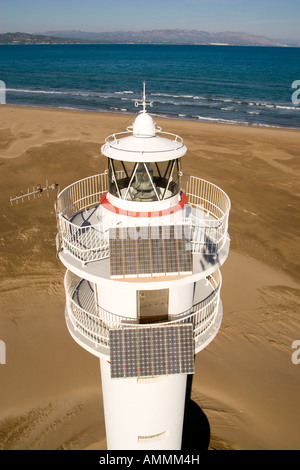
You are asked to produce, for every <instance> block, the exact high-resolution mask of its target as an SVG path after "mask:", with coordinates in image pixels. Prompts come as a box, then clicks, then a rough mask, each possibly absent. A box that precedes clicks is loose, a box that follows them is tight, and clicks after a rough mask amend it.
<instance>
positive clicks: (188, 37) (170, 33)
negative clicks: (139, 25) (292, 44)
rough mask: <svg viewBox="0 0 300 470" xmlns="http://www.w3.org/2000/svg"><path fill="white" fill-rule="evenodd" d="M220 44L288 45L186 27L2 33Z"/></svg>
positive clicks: (38, 38)
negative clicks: (141, 29) (148, 29)
mask: <svg viewBox="0 0 300 470" xmlns="http://www.w3.org/2000/svg"><path fill="white" fill-rule="evenodd" d="M82 43H83V44H86V43H92V44H131V43H132V44H220V45H232V46H285V44H284V43H282V42H279V41H275V40H273V39H269V38H266V37H264V36H255V35H253V34H247V33H242V32H241V33H234V32H221V33H208V32H206V31H195V30H184V29H161V30H158V29H156V30H152V31H137V32H136V31H115V32H105V33H93V32H84V31H46V32H45V33H40V34H27V33H5V34H0V44H82Z"/></svg>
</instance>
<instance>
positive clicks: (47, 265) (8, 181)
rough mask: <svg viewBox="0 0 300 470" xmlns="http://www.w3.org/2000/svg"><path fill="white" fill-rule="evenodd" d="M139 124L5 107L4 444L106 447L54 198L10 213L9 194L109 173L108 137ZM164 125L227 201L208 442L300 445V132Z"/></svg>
mask: <svg viewBox="0 0 300 470" xmlns="http://www.w3.org/2000/svg"><path fill="white" fill-rule="evenodd" d="M132 121H133V117H132V116H129V115H123V116H121V115H116V114H115V115H113V114H100V113H91V112H79V111H78V112H77V111H66V110H54V109H42V108H28V107H14V106H1V107H0V182H1V189H2V191H1V194H0V198H1V221H2V224H1V225H0V248H1V250H0V259H1V263H0V302H1V313H0V340H2V341H5V344H6V355H7V358H6V364H5V365H0V449H105V445H106V443H105V429H104V419H103V407H102V395H101V382H100V373H99V362H98V360H97V359H96V358H94V357H92V356H91V355H89V354H88V353H86V352H85V351H84V350H82V349H81V348H80V347H79V346H77V345H76V344H75V343H74V341H73V340H72V338H71V337H70V335H69V333H68V332H67V329H66V327H65V321H64V303H65V296H64V289H63V274H64V269H63V267H62V266H61V264H60V262H59V261H58V260H57V258H56V252H55V234H56V220H55V214H54V209H53V202H54V196H55V195H54V192H50V193H49V198H48V197H47V195H46V194H44V195H43V196H42V197H41V198H37V199H35V200H31V201H27V202H24V204H19V205H14V206H13V207H11V206H10V204H9V197H10V196H13V195H14V194H15V193H19V194H20V192H21V190H27V188H29V187H30V188H32V186H34V185H35V186H36V185H37V184H43V183H44V182H45V180H46V179H48V181H49V183H53V182H57V183H59V184H60V186H61V187H64V186H66V185H67V184H70V183H72V182H73V181H76V180H78V179H81V178H83V177H86V176H89V175H93V174H95V173H97V172H99V171H100V172H102V171H103V170H104V169H105V159H104V158H103V157H101V156H100V146H101V145H102V143H103V141H104V138H105V137H106V136H107V135H109V134H111V133H112V132H115V131H121V130H123V129H124V128H126V126H128V125H130V124H131V123H132ZM156 121H157V124H158V125H161V126H162V127H163V129H164V130H166V131H170V132H174V133H178V134H179V135H181V136H182V137H183V138H184V141H185V143H186V145H187V146H188V150H189V151H188V154H187V156H186V157H185V158H184V160H183V167H184V168H183V170H184V172H185V173H188V174H193V175H195V176H199V177H202V178H204V179H208V180H210V181H212V182H214V183H216V184H218V185H219V186H220V187H222V188H223V189H224V190H225V191H226V192H227V193H228V195H229V197H230V198H231V202H232V210H231V215H230V220H229V231H230V235H231V252H230V256H229V259H228V260H227V262H226V264H225V265H224V267H223V269H222V275H223V289H222V292H221V297H222V301H223V306H224V318H223V324H222V327H221V330H220V333H219V335H218V336H217V338H216V339H215V341H214V342H213V343H212V344H211V345H210V346H209V347H208V348H207V349H206V350H205V351H203V352H202V353H200V354H199V355H197V357H196V373H195V375H194V377H193V388H192V394H191V398H192V400H193V402H194V403H195V404H196V405H198V406H200V407H201V409H202V411H203V412H204V414H205V416H206V418H207V422H208V429H209V440H210V444H209V447H210V448H211V449H255V448H257V449H280V448H282V449H298V448H299V447H300V437H299V418H300V405H299V398H298V395H299V392H298V390H299V385H300V375H299V370H300V369H299V368H300V365H299V366H296V365H294V364H293V363H292V361H291V355H292V352H293V350H292V342H293V341H294V340H296V339H300V328H299V304H300V294H299V292H300V291H299V277H300V270H299V240H300V224H299V211H300V209H299V207H300V206H299V176H300V164H299V148H300V135H299V132H298V131H292V130H278V129H265V128H251V127H235V126H223V125H215V124H205V123H196V122H186V121H179V120H165V119H158V118H157V119H156ZM191 432H192V428H191ZM193 439H194V443H195V445H197V439H198V440H199V441H200V440H201V439H202V436H201V434H199V436H198V435H196V436H195V435H194V436H193ZM200 447H201V444H200V442H199V448H200Z"/></svg>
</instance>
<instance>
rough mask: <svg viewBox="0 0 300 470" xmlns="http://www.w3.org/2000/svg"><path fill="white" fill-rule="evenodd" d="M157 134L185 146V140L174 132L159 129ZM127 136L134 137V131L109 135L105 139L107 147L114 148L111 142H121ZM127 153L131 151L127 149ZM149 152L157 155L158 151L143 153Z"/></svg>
mask: <svg viewBox="0 0 300 470" xmlns="http://www.w3.org/2000/svg"><path fill="white" fill-rule="evenodd" d="M128 129H129V128H128ZM156 134H160V135H164V136H171V137H173V138H174V139H172V140H173V141H174V142H176V143H178V144H180V146H181V145H182V144H183V138H182V137H180V136H179V135H177V134H173V133H172V132H165V131H162V130H161V128H158V129H156ZM126 135H127V136H131V135H133V130H127V131H123V132H117V133H114V134H111V135H109V136H107V137H106V138H105V143H106V144H107V145H109V146H110V147H113V145H111V142H115V143H117V142H118V140H119V138H122V137H124V136H126ZM169 140H171V139H169ZM119 150H121V149H119ZM126 151H127V152H128V151H129V150H128V149H126ZM131 152H133V153H140V151H139V150H131ZM147 152H150V153H155V152H156V151H155V150H154V151H153V150H149V151H147V150H144V151H143V153H147ZM157 152H159V153H160V152H161V150H159V151H157Z"/></svg>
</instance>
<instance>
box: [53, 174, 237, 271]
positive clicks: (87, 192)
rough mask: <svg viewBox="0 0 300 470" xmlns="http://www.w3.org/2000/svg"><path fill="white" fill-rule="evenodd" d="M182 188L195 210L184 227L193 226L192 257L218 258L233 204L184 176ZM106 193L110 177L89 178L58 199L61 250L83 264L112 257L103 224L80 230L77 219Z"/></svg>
mask: <svg viewBox="0 0 300 470" xmlns="http://www.w3.org/2000/svg"><path fill="white" fill-rule="evenodd" d="M182 188H183V191H184V192H186V194H187V196H188V198H189V205H190V206H191V207H192V208H193V209H194V211H195V214H192V215H191V216H190V217H189V218H188V219H185V223H186V222H188V223H189V224H190V235H191V248H192V252H193V253H201V254H204V255H205V254H208V255H210V254H216V253H218V251H219V250H220V249H221V248H222V247H223V245H224V244H225V242H226V238H227V230H228V216H229V210H230V201H229V198H228V196H227V195H226V194H225V193H224V191H222V190H221V189H220V188H218V187H217V186H215V185H214V184H212V183H209V182H207V181H204V180H201V179H200V178H196V177H194V176H187V175H184V176H183V179H182ZM106 191H107V175H106V173H102V174H100V175H95V176H90V177H89V178H85V179H83V180H80V181H77V182H76V183H74V184H72V185H70V186H68V187H67V188H65V189H64V190H63V191H61V193H60V194H59V195H58V198H57V202H56V214H57V225H58V237H59V241H60V248H61V249H63V250H65V251H66V252H68V253H69V254H70V255H71V256H73V257H74V258H75V259H78V260H80V261H81V262H82V263H83V264H86V263H88V262H92V261H97V260H101V259H104V258H107V257H108V256H109V240H108V235H107V233H105V232H104V231H103V226H102V223H101V222H99V223H97V224H95V225H87V226H79V225H78V224H74V223H73V222H72V220H73V218H74V216H75V215H76V214H78V213H80V212H82V211H84V210H88V209H90V208H92V207H95V206H98V205H99V202H100V199H101V196H102V195H103V194H104V193H105V192H106Z"/></svg>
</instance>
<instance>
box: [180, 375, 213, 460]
mask: <svg viewBox="0 0 300 470" xmlns="http://www.w3.org/2000/svg"><path fill="white" fill-rule="evenodd" d="M192 382H193V375H188V377H187V387H186V396H185V414H184V422H183V434H182V446H181V450H183V451H185V452H187V451H200V450H208V447H209V442H210V426H209V422H208V419H207V417H206V415H205V413H204V412H203V411H202V410H201V408H200V406H199V405H197V403H195V402H194V401H193V400H192V399H191V391H192Z"/></svg>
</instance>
